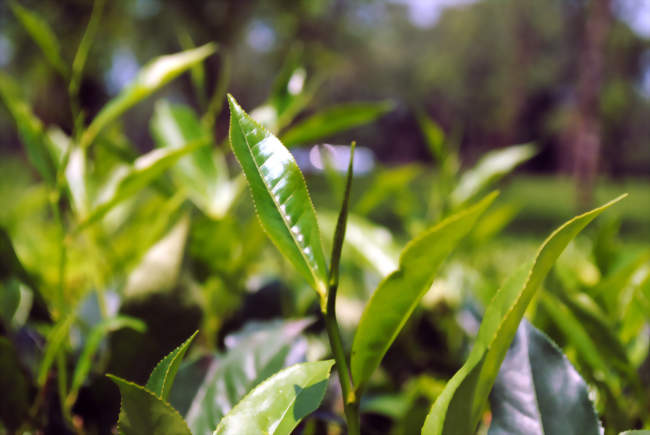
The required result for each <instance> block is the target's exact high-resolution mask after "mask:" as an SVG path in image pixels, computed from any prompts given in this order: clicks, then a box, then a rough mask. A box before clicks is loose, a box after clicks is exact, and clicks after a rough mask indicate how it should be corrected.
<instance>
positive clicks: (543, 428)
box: [488, 319, 600, 435]
mask: <svg viewBox="0 0 650 435" xmlns="http://www.w3.org/2000/svg"><path fill="white" fill-rule="evenodd" d="M490 404H491V407H492V423H491V424H490V429H489V432H488V434H489V435H506V434H507V435H517V434H520V435H533V434H538V435H543V434H554V433H562V434H566V435H572V434H575V435H588V434H593V435H599V434H600V422H599V421H598V416H597V415H596V411H595V410H594V406H593V404H592V403H591V400H590V399H589V391H588V390H587V384H586V383H585V381H584V380H583V379H582V378H581V377H580V375H579V374H578V372H577V371H576V369H575V368H573V366H572V365H571V363H570V362H569V360H568V359H567V358H566V357H565V356H564V354H562V351H561V350H560V349H559V348H558V347H557V346H556V345H555V343H553V342H552V341H551V340H550V339H549V338H548V337H547V336H546V335H544V334H543V333H542V332H540V331H539V330H537V329H536V328H535V327H533V326H532V325H531V324H530V323H528V322H527V321H526V320H525V319H524V320H523V321H522V322H521V324H520V325H519V328H518V329H517V334H516V335H515V338H514V339H513V341H512V344H511V345H510V349H509V350H508V353H507V354H506V357H505V359H504V360H503V364H501V368H500V369H499V374H498V376H497V378H496V381H495V382H494V388H493V390H492V393H491V394H490Z"/></svg>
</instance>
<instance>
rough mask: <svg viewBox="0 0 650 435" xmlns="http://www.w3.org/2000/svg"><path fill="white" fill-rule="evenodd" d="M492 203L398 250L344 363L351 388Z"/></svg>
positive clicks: (374, 365) (485, 201)
mask: <svg viewBox="0 0 650 435" xmlns="http://www.w3.org/2000/svg"><path fill="white" fill-rule="evenodd" d="M495 197H496V192H495V193H492V194H490V195H488V196H487V197H486V198H484V199H483V200H482V201H480V202H479V203H478V204H476V205H474V206H472V207H469V208H467V209H466V210H463V211H462V212H459V213H457V214H455V215H453V216H451V217H449V218H447V219H445V220H444V221H442V222H440V223H439V224H437V225H435V226H434V227H433V228H431V229H429V230H427V231H426V232H425V233H423V234H422V235H420V236H418V237H417V238H415V239H413V240H412V241H411V242H409V244H408V245H407V246H406V247H405V248H404V250H403V251H402V255H401V257H400V261H399V268H398V269H397V270H396V271H394V272H393V273H391V274H390V275H389V276H388V277H386V278H385V279H384V280H383V281H382V282H381V283H380V284H379V286H378V287H377V290H375V292H374V293H373V295H372V297H371V298H370V301H368V304H367V305H366V308H365V309H364V311H363V314H362V315H361V320H360V322H359V326H358V328H357V332H356V334H355V336H354V342H353V344H352V355H351V361H350V365H351V371H352V378H353V379H354V382H355V385H357V386H360V385H361V386H362V385H363V384H365V383H366V382H367V381H368V379H369V378H370V375H371V374H372V373H373V372H374V371H375V369H376V368H377V367H378V366H379V364H380V362H381V360H382V358H383V357H384V355H385V354H386V351H388V348H389V347H390V345H391V344H392V343H393V341H395V338H397V335H398V334H399V332H400V331H401V329H402V328H403V327H404V324H405V323H406V321H407V320H408V318H409V317H410V316H411V314H412V313H413V310H415V308H416V307H417V305H418V304H419V302H420V299H422V296H424V294H425V293H426V292H427V290H429V288H430V287H431V284H432V283H433V279H434V278H435V276H436V273H437V271H438V269H439V267H440V265H441V264H442V262H443V261H444V260H445V259H446V258H447V256H448V255H449V254H450V253H451V251H452V250H453V249H454V248H455V247H456V245H457V244H458V243H459V242H460V240H461V239H462V238H463V237H464V236H465V235H466V234H467V233H469V231H470V230H471V229H472V227H473V226H474V224H475V223H476V221H477V220H478V218H479V217H480V216H481V214H482V213H483V212H484V211H485V209H486V208H487V207H488V206H489V205H490V204H491V203H492V201H493V200H494V198H495Z"/></svg>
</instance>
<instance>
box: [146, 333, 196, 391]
mask: <svg viewBox="0 0 650 435" xmlns="http://www.w3.org/2000/svg"><path fill="white" fill-rule="evenodd" d="M197 333H198V331H196V332H195V333H194V334H192V336H191V337H190V338H188V339H187V340H185V341H184V342H183V343H182V344H181V345H180V346H178V347H177V348H176V349H174V350H172V351H171V352H170V353H169V354H167V355H166V356H165V357H164V358H163V359H162V360H160V362H159V363H158V364H157V365H156V367H155V368H154V369H153V371H152V372H151V375H150V376H149V380H148V381H147V384H146V385H145V388H146V389H147V390H149V391H151V392H152V393H154V394H155V395H157V396H158V397H160V398H161V399H162V400H167V396H169V392H170V391H171V388H172V385H173V383H174V378H175V377H176V373H177V372H178V368H179V367H180V365H181V361H183V357H184V356H185V353H186V352H187V349H188V348H189V347H190V344H192V341H193V340H194V337H196V334H197Z"/></svg>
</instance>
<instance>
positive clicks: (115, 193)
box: [78, 139, 205, 229]
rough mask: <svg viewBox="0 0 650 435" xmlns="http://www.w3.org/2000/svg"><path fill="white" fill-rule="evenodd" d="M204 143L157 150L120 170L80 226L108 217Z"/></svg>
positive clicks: (198, 142) (197, 142)
mask: <svg viewBox="0 0 650 435" xmlns="http://www.w3.org/2000/svg"><path fill="white" fill-rule="evenodd" d="M204 144H205V142H204V141H203V140H202V139H200V140H197V141H193V142H190V143H188V144H187V145H185V146H184V147H182V148H177V149H176V148H174V149H156V150H153V151H150V152H148V153H147V154H145V155H143V156H140V157H138V158H137V159H136V160H135V162H133V165H132V166H131V167H128V166H120V167H118V169H117V170H116V172H115V173H114V174H113V176H112V177H111V180H110V184H109V186H108V187H107V188H106V189H105V191H104V192H102V194H101V195H99V200H98V203H97V204H95V206H94V208H93V209H92V210H91V211H90V212H89V214H88V216H87V217H86V218H85V219H84V220H83V221H82V222H81V223H80V224H79V228H78V229H82V228H84V227H86V226H88V225H90V224H92V223H94V222H96V221H97V220H99V219H101V218H102V217H104V215H105V214H106V213H108V212H109V211H110V210H111V209H112V208H113V207H115V206H116V205H117V204H119V203H120V202H122V201H124V200H125V199H127V198H129V197H131V196H132V195H135V194H136V193H137V192H138V191H139V190H141V189H143V188H144V187H146V186H147V185H148V184H150V183H151V182H153V181H154V180H155V179H156V178H158V177H160V176H161V175H162V174H163V173H164V172H165V171H166V170H167V169H168V168H169V167H170V166H172V165H173V164H174V163H176V162H177V161H178V159H180V158H181V157H183V156H184V155H186V154H189V153H191V152H193V151H194V150H196V149H197V148H199V147H200V146H202V145H204Z"/></svg>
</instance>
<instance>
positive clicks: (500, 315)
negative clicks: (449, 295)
mask: <svg viewBox="0 0 650 435" xmlns="http://www.w3.org/2000/svg"><path fill="white" fill-rule="evenodd" d="M624 196H625V195H622V196H620V197H618V198H616V199H614V200H612V201H610V202H609V203H607V204H605V205H603V206H601V207H598V208H596V209H594V210H591V211H589V212H587V213H584V214H582V215H579V216H576V217H575V218H573V219H571V220H569V221H568V222H566V223H565V224H564V225H562V226H561V227H559V228H558V229H557V230H555V231H554V232H553V233H552V234H551V235H550V236H549V237H548V238H547V239H546V240H545V241H544V243H543V244H542V246H541V247H540V249H539V251H538V253H537V255H536V256H535V258H534V259H533V260H532V261H530V262H527V263H524V264H522V265H521V266H520V267H519V269H518V270H517V271H516V272H515V273H514V274H513V275H512V276H511V277H510V278H509V279H508V280H506V282H505V283H504V284H503V286H502V287H501V288H500V289H499V290H498V291H497V293H496V294H495V296H494V297H493V299H492V301H491V302H490V304H489V305H488V307H487V309H486V311H485V315H484V317H483V321H482V322H481V326H480V328H479V331H478V335H477V338H476V342H475V343H474V346H473V348H472V351H471V353H470V355H469V357H468V359H467V361H466V362H465V364H464V365H463V366H462V367H461V369H460V370H459V371H458V372H456V374H455V375H454V376H453V377H452V378H451V380H450V381H449V382H448V383H447V386H446V387H445V390H444V391H443V393H442V394H441V395H440V397H438V399H437V400H436V402H435V403H434V404H433V407H432V408H431V412H430V413H429V415H428V416H427V419H426V421H425V423H424V426H423V427H422V433H423V434H426V435H438V434H458V433H473V432H474V430H475V428H476V425H477V424H478V422H479V419H480V417H481V413H482V411H483V408H484V407H485V404H486V401H487V398H488V394H489V392H490V390H491V389H492V385H493V384H494V380H495V379H496V376H497V373H498V371H499V366H500V365H501V363H502V362H503V359H504V357H505V355H506V352H507V351H508V347H509V346H510V343H511V342H512V339H513V338H514V336H515V333H516V331H517V327H518V325H519V322H520V321H521V319H522V317H523V315H524V312H525V311H526V307H527V306H528V304H529V303H530V301H531V299H532V298H533V296H534V295H535V293H536V291H537V289H538V288H539V286H540V285H541V283H542V282H543V280H544V278H545V277H546V275H547V274H548V272H549V271H550V269H551V267H552V266H553V264H554V263H555V261H556V260H557V257H559V255H560V254H561V253H562V251H563V250H564V248H566V246H567V245H568V244H569V242H570V241H571V240H573V238H575V236H576V235H577V234H578V233H579V232H580V231H582V229H583V228H584V227H585V226H587V224H588V223H589V222H591V221H592V220H593V219H594V218H595V217H596V216H598V215H599V214H600V213H602V212H603V211H604V210H605V209H607V208H609V207H610V206H612V205H613V204H615V203H616V202H618V201H620V200H621V199H622V198H623V197H624Z"/></svg>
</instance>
